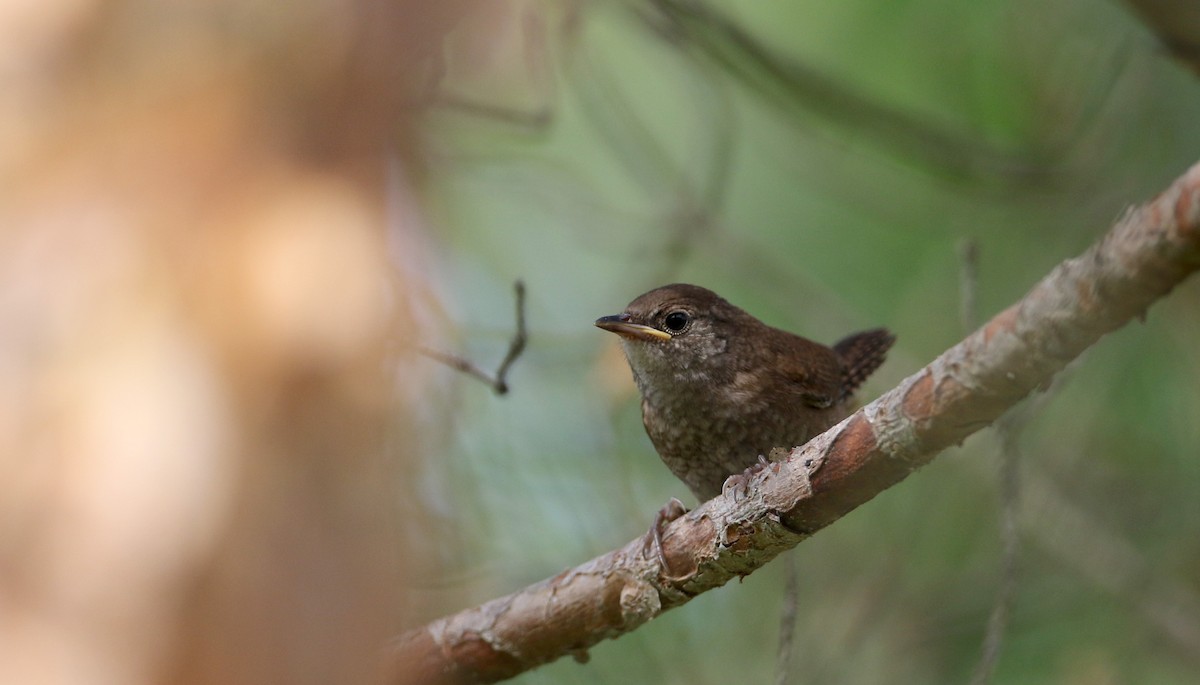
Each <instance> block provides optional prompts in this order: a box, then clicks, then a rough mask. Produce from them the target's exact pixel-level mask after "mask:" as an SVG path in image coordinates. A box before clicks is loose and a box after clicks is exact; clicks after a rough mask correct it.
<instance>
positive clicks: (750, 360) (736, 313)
mask: <svg viewBox="0 0 1200 685" xmlns="http://www.w3.org/2000/svg"><path fill="white" fill-rule="evenodd" d="M596 325H597V326H599V327H600V328H603V329H604V330H606V331H611V332H613V333H616V334H617V335H619V336H621V345H622V347H623V348H624V350H625V357H626V358H627V359H628V360H629V366H630V367H631V368H632V369H633V379H634V381H635V382H636V383H637V387H638V390H639V391H641V394H642V422H643V424H644V425H645V426H646V432H647V433H648V434H649V435H650V441H651V442H653V443H654V447H655V449H656V450H658V454H659V456H660V457H662V460H663V462H665V463H666V465H667V467H668V468H670V469H671V472H672V473H674V474H675V476H676V477H678V478H679V479H680V480H682V481H683V482H684V483H685V484H687V486H688V488H690V489H691V491H692V492H693V493H694V494H695V495H696V497H698V498H699V499H700V500H701V501H703V500H707V499H710V498H712V497H715V496H716V495H717V494H719V493H720V492H721V489H722V485H723V484H724V483H725V481H726V479H727V478H729V477H730V476H732V475H735V474H741V473H742V472H743V471H745V470H746V469H747V468H750V467H752V466H754V465H755V464H757V463H758V460H759V456H760V455H766V454H769V453H770V451H771V449H772V448H775V447H785V448H791V447H795V446H797V445H802V444H804V443H805V442H808V440H809V439H810V438H812V437H813V436H815V435H817V434H819V433H821V432H822V431H824V430H825V429H827V428H829V427H830V426H832V425H833V424H835V423H837V422H838V421H840V420H841V419H843V418H845V417H846V415H847V414H848V413H849V412H850V410H851V408H852V406H853V404H852V399H851V395H852V394H853V393H854V391H855V390H856V389H858V387H859V386H860V385H862V383H863V381H865V380H866V379H867V376H869V375H871V373H872V372H873V371H875V369H877V368H879V365H880V364H882V363H883V360H884V357H885V356H886V353H887V350H888V348H889V347H891V346H892V343H893V342H894V341H895V336H893V335H892V334H891V333H890V332H888V331H887V330H886V329H882V328H877V329H874V330H870V331H864V332H862V333H855V334H854V335H851V336H849V337H847V338H845V339H843V340H842V341H840V342H838V343H837V344H836V345H834V346H833V347H832V348H830V347H826V346H825V345H821V344H820V343H816V342H813V341H811V340H808V339H807V338H802V337H800V336H798V335H793V334H792V333H788V332H786V331H782V330H779V329H778V328H772V327H770V326H768V325H766V324H764V323H762V322H761V321H759V320H758V319H756V318H754V317H753V316H751V315H749V314H747V313H746V312H744V311H742V310H741V309H739V308H737V307H735V306H733V305H732V304H730V303H728V302H726V301H725V300H723V299H721V298H720V297H719V296H718V295H717V294H716V293H714V292H712V291H711V290H706V289H705V288H701V287H699V286H695V285H687V284H683V283H676V284H673V285H667V286H663V287H661V288H656V289H655V290H651V291H650V292H648V293H646V294H644V295H642V296H640V297H638V298H637V299H635V300H634V301H633V302H630V303H629V306H628V307H626V308H625V311H624V312H622V313H620V314H617V315H614V316H604V317H601V318H599V319H597V320H596ZM676 504H678V503H676ZM670 507H671V505H668V508H670ZM680 508H681V506H680V507H676V512H675V515H678V513H680V512H679V511H678V509H680ZM671 517H672V516H671V515H670V514H669V513H668V510H667V509H664V511H663V512H661V513H660V521H659V522H656V526H655V529H653V531H652V532H654V533H655V537H656V538H657V534H658V530H657V528H658V525H659V524H660V523H661V519H664V518H671ZM656 542H657V541H656ZM660 554H661V552H660Z"/></svg>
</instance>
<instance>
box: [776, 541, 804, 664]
mask: <svg viewBox="0 0 1200 685" xmlns="http://www.w3.org/2000/svg"><path fill="white" fill-rule="evenodd" d="M783 574H784V576H785V580H784V587H783V607H782V608H781V609H780V610H779V650H778V652H777V653H776V655H775V685H787V682H788V680H789V678H790V676H791V672H792V652H793V651H794V650H795V648H794V644H795V641H796V616H797V614H799V613H800V569H798V568H796V555H795V554H787V555H785V556H784V557H783Z"/></svg>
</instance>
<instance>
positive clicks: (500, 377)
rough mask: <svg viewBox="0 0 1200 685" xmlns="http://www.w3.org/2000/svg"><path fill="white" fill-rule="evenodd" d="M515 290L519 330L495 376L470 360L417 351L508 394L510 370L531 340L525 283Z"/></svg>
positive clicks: (520, 282)
mask: <svg viewBox="0 0 1200 685" xmlns="http://www.w3.org/2000/svg"><path fill="white" fill-rule="evenodd" d="M513 290H514V291H516V294H517V297H516V300H517V330H516V331H515V332H514V333H513V337H512V340H510V341H509V343H508V352H507V353H505V355H504V359H503V360H502V361H501V362H500V366H498V367H497V368H496V373H495V374H490V373H488V372H487V371H484V370H483V369H481V368H479V367H478V366H476V365H475V363H474V362H472V361H471V360H470V359H467V358H466V357H460V356H458V355H456V354H450V353H448V352H439V351H438V350H434V349H431V348H428V347H418V348H417V351H418V352H420V353H421V354H423V355H425V356H426V357H429V358H430V359H433V360H435V361H439V362H441V363H443V364H445V365H446V366H449V367H450V368H452V369H456V370H458V371H461V372H463V373H465V374H467V375H468V376H472V377H474V378H477V379H479V380H481V381H483V382H484V383H485V384H486V385H488V386H490V387H491V388H492V391H493V392H495V393H496V394H497V395H503V394H505V393H507V392H508V369H509V368H510V367H511V366H512V365H513V362H515V361H517V357H519V356H521V353H522V352H524V351H525V343H526V342H528V339H529V338H528V336H527V335H526V333H525V283H524V282H523V281H517V282H515V283H513Z"/></svg>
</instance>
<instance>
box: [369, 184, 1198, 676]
mask: <svg viewBox="0 0 1200 685" xmlns="http://www.w3.org/2000/svg"><path fill="white" fill-rule="evenodd" d="M1197 268H1200V164H1198V165H1196V166H1194V167H1192V168H1191V169H1190V170H1189V171H1188V172H1187V173H1186V174H1185V175H1184V176H1183V177H1181V178H1180V179H1179V180H1177V181H1176V182H1175V183H1174V184H1173V185H1172V186H1171V187H1170V188H1168V189H1167V190H1166V191H1165V192H1163V193H1162V194H1161V195H1159V196H1158V197H1156V198H1155V199H1154V200H1152V201H1150V202H1149V203H1147V204H1145V205H1143V206H1141V207H1139V208H1136V209H1134V210H1131V211H1129V212H1127V213H1126V214H1125V216H1123V217H1122V218H1121V219H1120V220H1119V221H1118V222H1117V224H1116V226H1114V227H1113V228H1112V230H1110V231H1109V233H1108V234H1107V235H1105V236H1104V237H1103V238H1102V239H1101V240H1100V241H1099V242H1098V243H1096V244H1095V245H1093V246H1092V247H1091V248H1090V249H1089V250H1088V251H1087V252H1085V253H1084V254H1083V255H1081V256H1079V257H1077V258H1075V259H1069V260H1067V261H1065V262H1063V263H1062V264H1060V265H1059V266H1058V267H1056V268H1055V269H1054V270H1053V271H1052V272H1051V273H1050V274H1049V275H1047V276H1046V277H1045V278H1044V279H1042V281H1041V282H1040V283H1038V284H1037V285H1036V286H1034V288H1033V289H1032V290H1031V291H1030V292H1029V293H1028V294H1027V295H1025V297H1024V298H1022V299H1021V300H1020V301H1019V302H1017V303H1016V304H1015V305H1013V306H1011V307H1009V308H1008V309H1006V310H1005V311H1003V312H1001V313H1000V314H998V315H997V316H996V317H994V318H993V319H992V320H991V321H990V322H988V323H987V324H986V325H984V326H983V327H982V328H980V329H979V330H977V331H975V332H974V333H972V334H971V335H970V336H968V337H967V338H966V339H965V340H963V341H962V342H961V343H959V344H958V345H956V346H954V347H952V348H951V349H949V350H947V351H946V352H945V353H943V354H942V355H941V356H940V357H938V358H937V359H935V360H934V361H933V362H932V363H930V364H929V365H928V366H926V367H925V368H923V369H921V370H920V371H918V372H917V373H916V374H914V375H912V376H910V377H909V378H907V379H906V380H904V381H903V382H902V383H901V384H900V385H899V386H898V387H897V388H895V389H894V390H891V391H890V392H888V393H886V394H884V395H883V396H882V397H880V398H879V399H877V400H876V401H874V402H872V403H870V404H868V405H867V406H865V407H863V408H862V409H860V410H859V411H858V412H856V413H855V414H853V415H852V416H850V417H848V418H847V419H846V420H844V421H842V422H841V423H839V424H838V425H837V426H834V427H833V428H831V429H830V430H828V431H826V432H825V433H824V434H822V435H820V436H818V437H817V438H815V439H813V440H812V441H811V442H809V443H808V444H807V445H804V446H802V447H798V448H796V449H793V450H792V452H791V455H790V457H789V458H788V460H786V461H784V462H781V463H778V464H772V465H771V466H770V467H769V468H767V469H764V470H763V471H762V472H761V473H760V474H758V475H757V476H755V477H754V478H753V479H751V483H750V487H749V494H748V495H747V496H746V497H745V498H742V499H740V500H738V501H734V500H733V499H732V498H729V497H717V498H716V499H713V500H710V501H708V502H705V503H704V504H703V505H701V506H700V507H698V508H697V509H695V510H693V511H692V512H691V513H689V514H688V515H686V516H684V517H682V518H680V519H678V520H676V521H675V522H674V523H672V524H671V526H670V527H669V528H668V529H667V530H666V531H665V534H664V537H663V552H664V554H665V555H666V557H667V560H668V561H669V562H670V563H669V567H670V569H672V571H674V572H675V573H676V574H677V575H674V576H672V577H664V576H663V575H661V574H662V569H661V568H660V567H659V565H658V564H657V563H656V561H654V560H653V559H648V558H646V557H645V556H644V555H643V551H642V547H643V546H642V540H641V539H637V540H634V541H632V542H630V543H628V544H627V545H625V546H624V547H622V548H621V549H617V550H614V551H612V552H609V553H607V554H604V555H602V556H599V557H597V558H595V559H592V560H591V561H589V562H586V563H584V564H583V565H581V566H577V567H575V568H573V569H570V570H568V571H565V572H563V573H560V574H559V575H557V576H554V577H553V578H549V579H546V580H543V581H541V582H539V583H536V584H534V585H531V586H529V587H527V588H525V589H524V590H520V591H518V592H515V593H513V594H511V595H508V596H506V597H501V598H499V599H495V600H492V601H490V602H488V603H486V604H483V605H481V606H478V607H475V608H472V609H467V610H465V611H462V612H459V613H457V614H454V615H452V616H448V617H445V618H441V619H438V620H436V621H434V622H432V623H430V624H428V625H426V626H424V627H422V628H419V629H416V630H413V631H410V632H408V633H406V634H404V635H402V636H400V637H399V638H398V639H397V641H396V642H395V643H394V644H393V645H392V646H391V647H390V649H389V651H388V654H387V658H388V660H389V669H390V670H391V672H392V675H393V680H394V681H395V682H406V683H407V682H413V683H415V682H421V683H484V682H496V681H498V680H503V679H505V678H509V677H512V676H514V675H516V674H518V673H521V672H523V671H526V670H529V669H531V668H534V667H536V666H539V665H541V664H544V663H546V662H549V661H552V660H554V659H557V658H559V657H561V656H563V655H565V654H574V655H575V656H576V657H577V658H579V657H582V656H583V655H585V654H586V651H585V650H586V649H587V648H588V647H590V646H591V645H594V644H596V643H597V642H599V641H600V640H603V639H605V638H611V637H616V636H618V635H621V634H623V633H626V632H629V631H631V630H633V629H634V628H636V627H638V626H639V625H641V624H642V623H645V622H646V621H648V620H650V619H652V618H654V617H655V616H657V615H659V614H660V613H662V612H663V611H666V610H667V609H671V608H674V607H677V606H680V605H681V604H684V603H686V602H687V601H689V600H690V599H691V598H692V597H694V596H696V595H698V594H700V593H702V592H705V591H707V590H711V589H713V588H715V587H719V586H721V585H723V584H725V583H726V582H728V581H729V580H731V579H732V578H736V577H739V576H744V575H747V574H749V573H751V572H753V571H754V570H755V569H757V568H759V567H760V566H762V565H763V564H765V563H766V562H768V561H770V560H771V559H772V558H774V557H775V556H776V555H777V554H779V553H780V552H782V551H784V550H786V549H789V548H791V547H793V546H795V545H796V544H798V543H799V542H800V541H802V540H803V539H804V538H805V537H807V536H808V535H811V534H812V533H814V532H816V531H818V530H820V529H821V528H824V527H825V526H827V525H829V524H830V523H833V522H834V521H836V520H837V519H839V518H841V517H842V516H843V515H844V514H846V513H847V512H849V511H850V510H852V509H854V508H855V507H857V506H859V505H860V504H863V503H864V502H866V501H867V500H869V499H871V498H872V497H874V496H875V495H877V494H879V493H880V492H882V491H883V490H885V489H887V488H888V487H890V486H891V485H894V484H895V483H897V482H899V481H900V480H902V479H904V477H906V476H907V475H908V474H909V473H911V472H912V471H914V470H916V469H917V468H919V467H921V466H923V465H924V464H926V463H928V462H929V461H930V460H932V459H933V458H934V457H935V456H936V455H937V454H938V453H939V452H940V451H941V450H943V449H945V448H946V447H949V446H951V445H954V444H956V443H959V442H961V441H962V440H963V439H965V438H966V437H967V436H969V435H971V434H972V433H974V432H976V431H978V430H979V429H980V428H983V427H984V426H987V425H988V424H990V423H991V422H992V421H995V420H996V419H997V418H998V417H999V416H1000V415H1001V414H1003V413H1004V412H1005V411H1006V410H1007V409H1009V408H1010V407H1011V406H1013V405H1014V404H1016V403H1017V402H1018V401H1019V400H1021V399H1022V398H1023V397H1025V396H1026V395H1028V394H1029V393H1030V392H1032V391H1033V390H1035V389H1036V388H1039V387H1043V386H1044V385H1045V384H1047V382H1048V381H1049V380H1050V378H1051V377H1053V375H1054V374H1055V373H1057V372H1058V371H1059V370H1061V369H1062V368H1063V366H1065V365H1066V364H1067V362H1069V361H1071V360H1072V359H1074V358H1075V357H1076V356H1078V355H1079V353H1080V352H1082V351H1083V350H1084V349H1085V348H1087V347H1088V346H1089V345H1091V344H1092V343H1094V342H1096V341H1097V340H1099V339H1100V337H1102V336H1103V335H1104V334H1105V333H1108V332H1109V331H1112V330H1115V329H1116V328H1119V327H1120V326H1122V325H1124V324H1125V323H1126V322H1128V321H1129V320H1130V319H1131V318H1133V317H1135V316H1140V315H1141V314H1143V313H1144V312H1145V310H1146V308H1148V307H1149V306H1150V305H1151V304H1153V303H1154V301H1155V300H1157V299H1159V298H1160V297H1162V296H1163V295H1165V294H1166V293H1168V292H1169V291H1170V290H1171V289H1172V288H1174V287H1175V286H1176V285H1177V284H1178V283H1179V282H1180V281H1182V280H1183V279H1184V278H1186V277H1187V276H1188V275H1189V274H1190V273H1192V272H1193V271H1195V270H1196V269H1197Z"/></svg>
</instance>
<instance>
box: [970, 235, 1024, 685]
mask: <svg viewBox="0 0 1200 685" xmlns="http://www.w3.org/2000/svg"><path fill="white" fill-rule="evenodd" d="M958 253H959V257H960V259H961V260H962V268H961V271H960V276H959V284H960V293H961V310H960V313H961V316H962V324H963V330H964V331H966V332H968V333H969V332H971V331H973V330H975V328H976V327H977V326H978V325H979V312H978V302H979V297H978V292H979V243H978V242H977V241H975V240H974V239H972V238H968V239H966V240H963V241H962V242H961V243H960V244H959V251H958ZM1016 416H1018V415H1014V414H1009V415H1007V416H1004V417H1001V418H1000V420H999V421H997V422H996V423H995V424H994V431H995V434H996V436H997V437H998V438H999V440H1000V445H1001V449H1000V457H999V459H1000V545H1001V550H1000V586H999V587H998V588H997V590H996V598H995V600H994V601H993V604H992V612H991V614H990V615H989V616H988V622H987V628H986V629H985V630H984V634H983V646H982V649H981V650H980V655H979V661H978V662H977V663H976V664H975V671H974V673H972V674H971V685H988V684H989V683H991V682H992V676H993V674H995V672H996V664H997V663H999V661H1000V651H1001V648H1002V647H1003V644H1004V634H1005V633H1006V632H1008V620H1009V616H1010V615H1011V613H1012V605H1013V603H1014V601H1015V598H1016V592H1017V551H1018V548H1019V542H1020V540H1019V536H1018V534H1017V498H1018V496H1019V495H1020V489H1021V486H1020V478H1019V470H1018V462H1019V458H1020V453H1019V452H1018V450H1017V436H1018V435H1019V434H1020V429H1021V427H1022V426H1023V425H1024V422H1023V421H1022V420H1020V419H1019V418H1015V417H1016Z"/></svg>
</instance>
